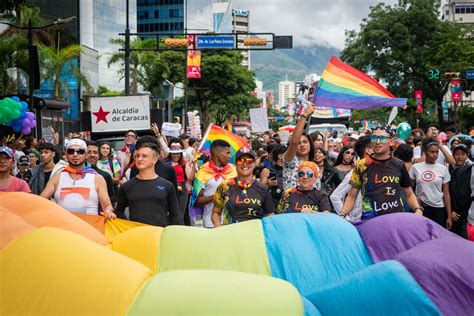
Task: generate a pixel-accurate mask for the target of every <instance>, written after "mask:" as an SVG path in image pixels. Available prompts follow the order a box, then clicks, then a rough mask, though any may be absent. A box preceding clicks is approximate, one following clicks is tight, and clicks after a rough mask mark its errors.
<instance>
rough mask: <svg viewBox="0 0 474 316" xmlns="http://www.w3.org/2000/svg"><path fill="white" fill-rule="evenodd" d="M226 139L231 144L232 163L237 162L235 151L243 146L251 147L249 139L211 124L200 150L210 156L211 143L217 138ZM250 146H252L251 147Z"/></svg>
mask: <svg viewBox="0 0 474 316" xmlns="http://www.w3.org/2000/svg"><path fill="white" fill-rule="evenodd" d="M218 139H221V140H225V141H226V142H228V143H229V144H230V153H231V156H232V157H231V159H230V162H231V163H235V153H236V152H237V151H238V150H239V149H240V148H242V147H249V144H248V143H247V140H246V139H245V138H243V137H240V136H237V135H235V134H233V133H231V132H229V131H228V130H226V129H225V128H222V127H219V126H217V125H214V124H211V125H209V127H208V128H207V131H206V134H204V137H203V139H202V141H201V147H200V148H199V151H200V152H202V153H203V154H205V155H207V156H210V155H211V144H212V142H213V141H215V140H218ZM249 148H250V147H249Z"/></svg>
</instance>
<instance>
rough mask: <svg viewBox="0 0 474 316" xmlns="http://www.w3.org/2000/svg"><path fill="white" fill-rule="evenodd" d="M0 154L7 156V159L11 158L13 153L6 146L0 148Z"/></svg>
mask: <svg viewBox="0 0 474 316" xmlns="http://www.w3.org/2000/svg"><path fill="white" fill-rule="evenodd" d="M0 153H4V154H7V155H8V157H10V158H13V151H12V150H11V149H10V148H9V147H7V146H2V147H0Z"/></svg>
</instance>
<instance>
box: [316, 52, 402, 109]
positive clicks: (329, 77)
mask: <svg viewBox="0 0 474 316" xmlns="http://www.w3.org/2000/svg"><path fill="white" fill-rule="evenodd" d="M313 103H315V104H316V105H317V106H324V107H332V108H341V109H354V110H362V109H372V108H383V107H394V106H398V107H403V106H405V105H406V103H407V99H405V98H395V96H394V95H393V94H391V93H390V92H389V91H388V90H387V89H385V88H384V87H383V86H382V85H381V84H380V83H378V82H377V81H376V80H374V79H373V78H372V77H370V76H368V75H367V74H365V73H363V72H362V71H359V70H357V69H355V68H353V67H351V66H349V65H346V64H345V63H344V62H342V61H341V60H340V59H339V58H337V57H336V56H333V57H332V58H331V59H330V60H329V62H328V64H327V65H326V69H324V72H323V74H322V76H321V80H320V81H319V84H318V89H317V91H316V93H315V94H314V98H313Z"/></svg>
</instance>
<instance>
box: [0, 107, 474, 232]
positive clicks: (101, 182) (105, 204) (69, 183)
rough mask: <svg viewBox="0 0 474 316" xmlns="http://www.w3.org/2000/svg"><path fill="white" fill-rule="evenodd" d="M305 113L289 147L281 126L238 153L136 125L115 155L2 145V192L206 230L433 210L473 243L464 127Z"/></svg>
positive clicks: (102, 150) (82, 146)
mask: <svg viewBox="0 0 474 316" xmlns="http://www.w3.org/2000/svg"><path fill="white" fill-rule="evenodd" d="M313 111H314V108H313V106H311V105H309V106H307V107H306V109H305V110H304V113H303V114H302V115H301V116H300V117H299V120H298V122H297V124H296V126H295V129H294V131H293V134H292V136H291V138H290V139H289V141H288V144H287V145H286V146H285V145H284V144H281V140H280V137H279V135H278V133H271V132H265V133H263V134H259V135H253V137H252V138H251V139H249V144H251V145H250V146H249V148H247V147H243V148H240V149H239V150H238V151H237V152H236V154H235V157H231V150H230V149H231V145H230V144H229V143H228V142H227V141H225V140H223V139H222V140H215V141H213V143H212V145H211V150H210V155H209V157H207V156H205V155H203V154H201V153H199V152H198V148H199V141H200V140H198V139H195V138H192V137H189V136H188V135H185V134H183V135H181V136H180V137H165V136H163V135H161V134H160V130H159V128H158V126H157V125H156V124H153V125H152V126H151V131H152V132H153V134H154V135H145V136H141V137H139V136H138V134H137V133H136V132H135V131H133V130H129V131H127V132H126V133H125V135H124V145H123V147H122V148H121V149H120V150H119V151H118V152H114V151H113V148H112V146H111V144H110V143H108V142H106V141H98V142H95V141H89V140H87V141H86V140H83V139H81V138H79V137H77V138H72V139H70V140H68V141H67V143H66V144H65V147H64V152H63V151H62V148H59V147H58V146H55V145H52V144H49V143H38V142H37V141H36V140H35V139H34V138H33V137H28V138H26V139H25V140H23V139H17V140H16V141H15V142H14V143H12V144H3V146H2V147H0V192H31V193H32V194H37V195H40V196H42V197H44V198H46V199H54V201H55V202H56V203H58V204H59V205H61V206H62V207H64V208H65V209H67V210H69V211H71V212H79V213H84V214H92V215H103V216H104V217H105V218H107V219H113V218H116V217H119V218H124V219H129V220H132V221H137V222H141V223H145V224H149V225H156V226H168V225H198V226H203V227H206V228H213V227H218V226H221V225H226V224H230V223H238V222H243V221H247V220H251V219H260V218H263V217H265V216H271V215H275V216H278V214H280V213H294V212H302V213H317V212H332V213H336V214H338V215H340V216H341V217H343V218H345V219H347V220H348V221H350V222H356V221H360V220H368V219H370V218H374V217H376V216H380V215H384V214H389V213H394V212H412V213H415V214H418V215H421V216H426V217H428V218H430V219H431V220H433V221H434V222H436V223H438V224H439V225H441V226H443V227H445V228H446V229H450V230H451V231H452V232H454V233H456V234H458V235H459V236H461V237H463V238H469V239H471V240H474V226H473V225H474V203H473V197H474V173H472V159H473V146H472V143H471V139H470V138H469V137H462V138H461V137H456V135H457V133H456V130H455V129H454V128H450V129H448V130H446V132H440V131H439V129H438V127H437V126H435V125H428V126H426V127H425V128H424V129H423V130H421V129H415V130H413V131H412V133H411V135H410V136H409V137H408V138H407V139H406V140H405V141H400V140H399V139H397V135H396V133H395V131H394V130H393V129H392V127H391V126H387V125H380V126H377V127H375V128H373V129H372V130H363V131H361V132H360V133H359V132H352V131H351V132H349V133H345V134H344V135H338V134H337V132H335V131H328V132H326V133H325V134H322V133H320V132H315V133H313V134H311V135H307V134H305V133H304V129H305V125H306V121H307V120H308V118H309V117H310V116H311V114H312V112H313ZM232 159H234V160H233V161H235V163H234V164H232V163H230V161H231V160H232Z"/></svg>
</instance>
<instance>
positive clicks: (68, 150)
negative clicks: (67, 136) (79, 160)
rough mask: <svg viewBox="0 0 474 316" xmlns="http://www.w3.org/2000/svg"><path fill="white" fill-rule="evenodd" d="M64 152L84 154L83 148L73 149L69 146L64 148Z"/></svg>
mask: <svg viewBox="0 0 474 316" xmlns="http://www.w3.org/2000/svg"><path fill="white" fill-rule="evenodd" d="M66 153H67V154H68V155H74V154H78V155H84V154H85V153H86V151H85V150H84V149H82V148H81V149H74V148H69V149H67V150H66Z"/></svg>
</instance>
